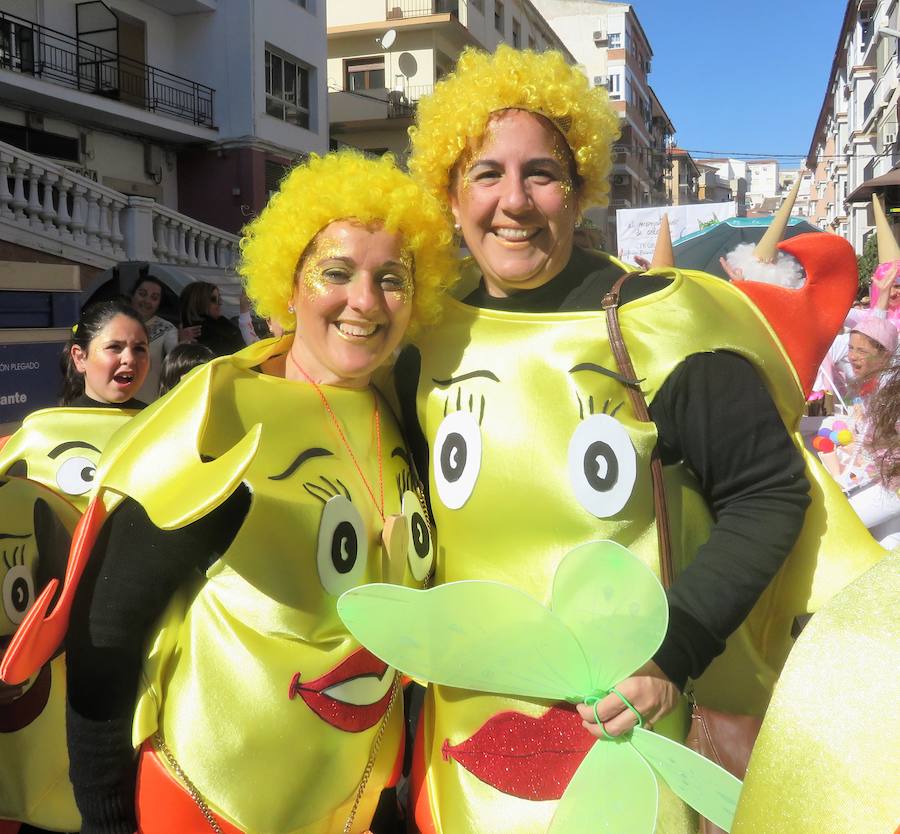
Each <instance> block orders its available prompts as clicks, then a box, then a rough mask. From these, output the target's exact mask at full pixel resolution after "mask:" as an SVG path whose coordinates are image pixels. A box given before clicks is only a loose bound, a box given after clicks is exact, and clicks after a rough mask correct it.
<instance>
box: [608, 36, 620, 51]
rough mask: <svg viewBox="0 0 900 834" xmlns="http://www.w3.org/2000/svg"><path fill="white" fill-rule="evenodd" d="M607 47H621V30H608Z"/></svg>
mask: <svg viewBox="0 0 900 834" xmlns="http://www.w3.org/2000/svg"><path fill="white" fill-rule="evenodd" d="M609 48H610V49H621V48H622V33H621V32H610V33H609Z"/></svg>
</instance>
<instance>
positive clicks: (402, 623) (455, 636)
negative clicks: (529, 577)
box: [337, 580, 591, 701]
mask: <svg viewBox="0 0 900 834" xmlns="http://www.w3.org/2000/svg"><path fill="white" fill-rule="evenodd" d="M337 608H338V614H340V616H341V619H343V621H344V624H345V625H346V626H347V629H348V630H349V631H350V633H351V634H352V635H353V636H354V637H356V639H357V640H359V642H360V643H362V644H363V645H364V646H365V647H366V648H368V649H369V651H371V652H372V653H373V654H375V655H377V656H378V657H380V658H381V659H382V660H383V661H384V662H385V663H388V664H390V665H391V666H393V667H394V668H395V669H399V670H400V671H401V672H403V673H404V674H407V675H411V676H412V677H414V678H418V679H420V680H427V681H430V682H431V683H439V684H446V685H447V686H457V687H461V688H463V689H474V690H478V691H481V692H493V693H496V694H501V695H502V694H508V693H510V692H515V693H516V694H518V695H522V696H525V697H529V698H542V699H548V700H554V701H558V700H563V699H567V698H568V699H572V700H580V699H581V698H580V693H582V692H584V691H585V690H586V689H587V690H590V688H591V670H590V667H589V666H588V662H587V660H586V658H585V656H584V652H583V651H582V650H581V647H580V646H579V643H578V640H577V639H576V638H575V636H574V635H573V634H572V632H571V631H570V630H569V629H568V627H567V626H566V625H565V624H564V623H563V622H562V621H561V620H560V619H559V618H558V617H556V616H555V615H554V614H553V612H551V611H550V610H548V609H547V608H545V607H544V606H543V605H541V604H540V603H539V602H538V601H537V600H535V599H534V598H532V597H530V596H528V594H525V593H522V592H521V591H518V590H516V589H515V588H511V587H509V586H508V585H502V584H500V583H499V582H484V581H474V580H473V581H466V582H452V583H450V584H448V585H440V586H438V587H437V588H431V589H430V590H427V591H417V590H414V589H412V588H402V587H400V586H399V585H364V586H361V587H359V588H354V589H352V590H350V591H347V592H346V593H344V594H343V595H342V596H341V597H340V599H339V600H338V604H337ZM410 624H414V627H413V628H410Z"/></svg>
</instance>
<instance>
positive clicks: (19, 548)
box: [3, 544, 25, 570]
mask: <svg viewBox="0 0 900 834" xmlns="http://www.w3.org/2000/svg"><path fill="white" fill-rule="evenodd" d="M7 553H9V551H8V550H6V549H4V551H3V564H4V565H6V569H7V570H12V569H13V568H14V567H15V566H16V565H23V566H24V565H25V545H24V544H17V545H16V546H15V547H14V548H13V550H12V564H10V563H9V561H8V560H7V558H6V554H7ZM20 553H21V554H22V561H21V562H20V561H19V560H18V558H17V556H18V554H20Z"/></svg>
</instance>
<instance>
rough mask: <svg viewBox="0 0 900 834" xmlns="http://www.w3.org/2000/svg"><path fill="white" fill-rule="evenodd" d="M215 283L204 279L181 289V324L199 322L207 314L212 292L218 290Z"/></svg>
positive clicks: (185, 325)
mask: <svg viewBox="0 0 900 834" xmlns="http://www.w3.org/2000/svg"><path fill="white" fill-rule="evenodd" d="M218 289H219V288H218V287H217V286H216V285H215V284H210V283H207V282H206V281H194V282H193V283H192V284H188V285H187V286H186V287H185V288H184V289H183V290H182V291H181V324H182V326H184V327H187V326H188V325H189V324H200V322H202V321H203V319H205V318H206V317H207V316H208V315H209V304H210V302H211V301H212V296H213V293H214V292H218Z"/></svg>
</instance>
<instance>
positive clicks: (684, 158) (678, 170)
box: [666, 147, 701, 206]
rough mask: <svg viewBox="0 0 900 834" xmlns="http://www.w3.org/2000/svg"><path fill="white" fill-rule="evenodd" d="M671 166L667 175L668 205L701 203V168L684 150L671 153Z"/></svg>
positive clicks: (675, 149) (674, 149) (672, 150)
mask: <svg viewBox="0 0 900 834" xmlns="http://www.w3.org/2000/svg"><path fill="white" fill-rule="evenodd" d="M669 156H670V158H671V166H670V167H669V170H668V172H667V174H666V192H667V200H666V202H667V204H668V205H672V206H684V205H689V204H691V203H699V202H700V179H701V176H700V166H699V165H697V163H696V162H695V161H694V159H693V157H692V156H691V155H690V153H688V152H687V151H686V150H684V149H683V148H677V147H676V148H671V149H670V151H669Z"/></svg>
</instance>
